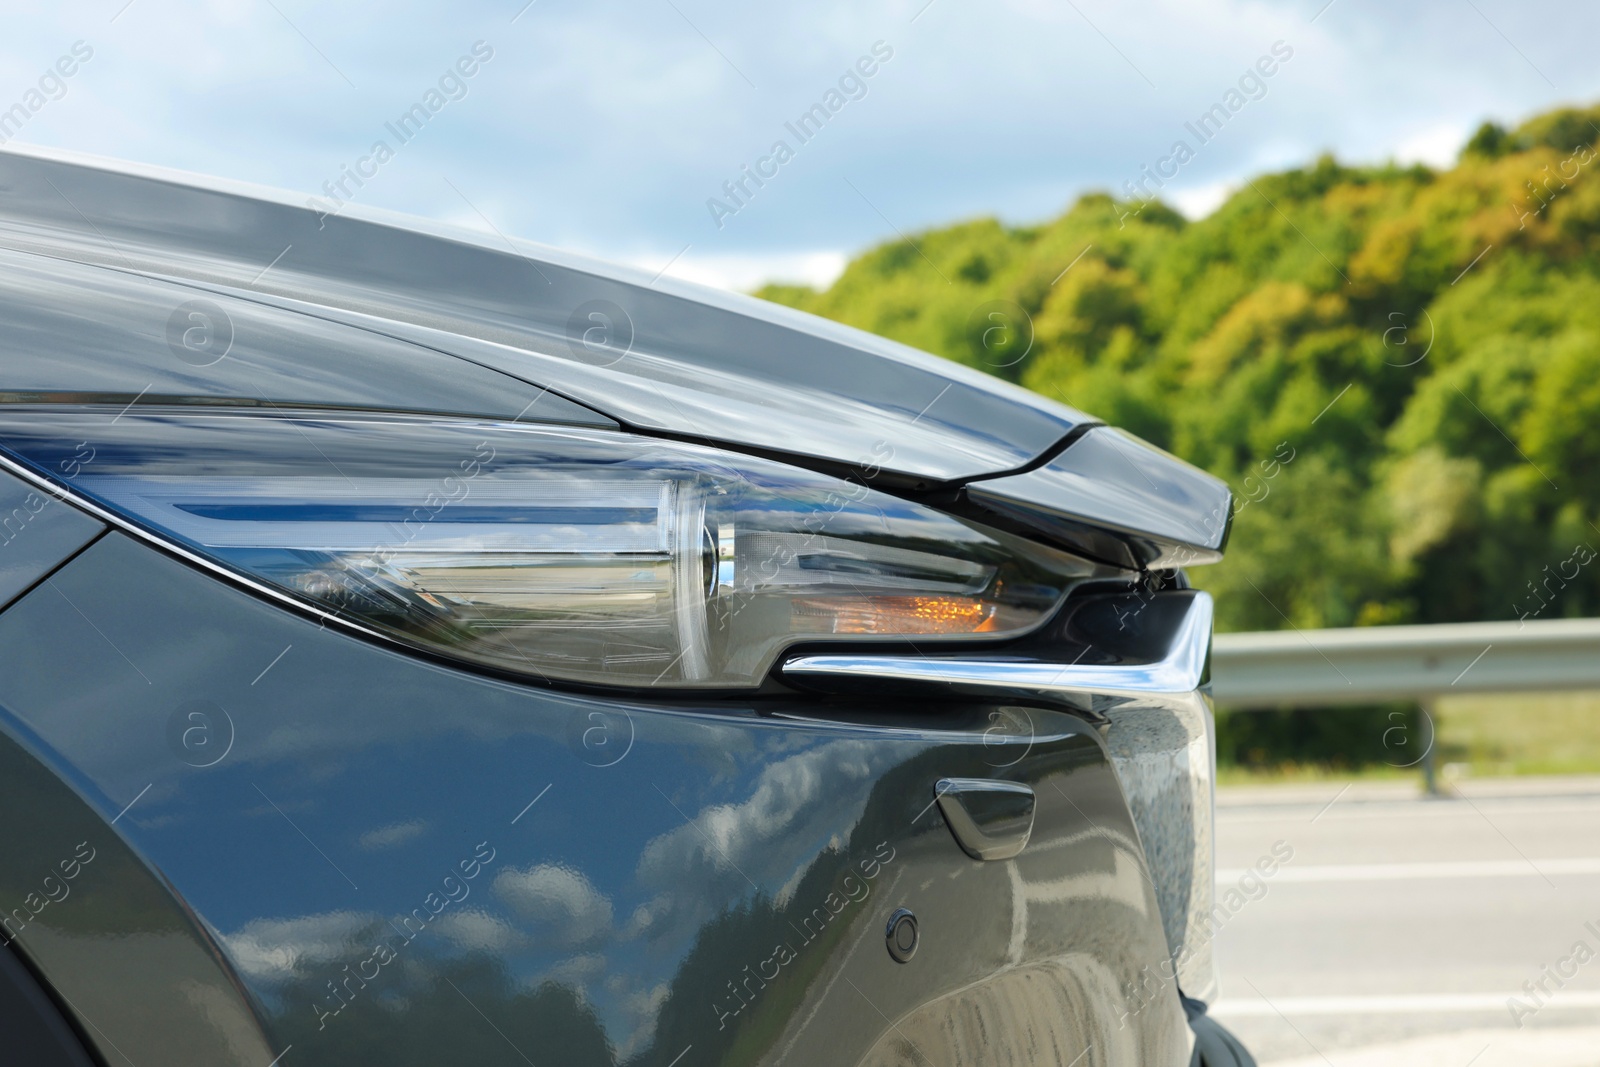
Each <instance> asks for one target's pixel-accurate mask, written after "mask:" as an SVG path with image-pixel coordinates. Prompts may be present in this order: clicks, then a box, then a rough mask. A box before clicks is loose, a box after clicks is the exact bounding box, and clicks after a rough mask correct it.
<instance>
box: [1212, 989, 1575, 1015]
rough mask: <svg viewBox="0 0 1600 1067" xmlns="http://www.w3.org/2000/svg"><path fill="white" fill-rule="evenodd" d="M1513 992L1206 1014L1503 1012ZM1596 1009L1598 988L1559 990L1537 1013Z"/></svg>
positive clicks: (1249, 1007) (1248, 1007)
mask: <svg viewBox="0 0 1600 1067" xmlns="http://www.w3.org/2000/svg"><path fill="white" fill-rule="evenodd" d="M1522 995H1523V994H1522V993H1521V992H1520V991H1517V992H1515V993H1411V994H1396V995H1392V996H1377V997H1275V998H1273V1000H1272V1003H1270V1004H1269V1003H1267V1001H1265V1000H1263V999H1261V998H1260V997H1240V998H1238V999H1237V1000H1220V1001H1218V1002H1217V1003H1215V1004H1213V1005H1212V1006H1211V1009H1210V1014H1213V1015H1226V1016H1230V1017H1232V1018H1235V1019H1241V1018H1244V1017H1246V1016H1275V1015H1277V1014H1278V1013H1279V1012H1280V1011H1281V1012H1282V1013H1283V1014H1285V1015H1413V1014H1417V1013H1422V1012H1435V1013H1449V1012H1464V1011H1500V1012H1503V1011H1505V1010H1506V1001H1507V1000H1508V999H1509V998H1510V997H1512V996H1522ZM1595 1008H1600V989H1574V990H1570V991H1565V990H1564V991H1562V992H1560V993H1557V994H1556V995H1555V996H1553V997H1551V998H1550V999H1549V1000H1547V1001H1545V1003H1544V1006H1543V1007H1541V1008H1540V1009H1539V1010H1540V1011H1541V1012H1546V1011H1577V1010H1583V1011H1591V1010H1593V1009H1595Z"/></svg>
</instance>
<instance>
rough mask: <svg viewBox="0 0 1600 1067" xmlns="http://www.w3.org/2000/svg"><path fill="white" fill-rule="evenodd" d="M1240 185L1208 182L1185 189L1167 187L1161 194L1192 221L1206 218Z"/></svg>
mask: <svg viewBox="0 0 1600 1067" xmlns="http://www.w3.org/2000/svg"><path fill="white" fill-rule="evenodd" d="M1238 187H1239V185H1238V183H1237V182H1207V183H1206V184H1205V185H1191V186H1189V187H1187V188H1184V189H1165V190H1162V194H1161V195H1162V198H1163V199H1165V200H1167V201H1169V202H1171V204H1172V206H1173V207H1175V208H1177V209H1178V211H1179V213H1181V214H1182V215H1183V217H1184V218H1186V219H1189V220H1190V221H1191V222H1192V221H1194V220H1196V219H1203V218H1205V217H1206V216H1207V215H1209V214H1211V213H1212V212H1213V211H1215V210H1217V208H1219V207H1221V206H1222V204H1223V202H1224V201H1225V200H1227V199H1228V197H1230V196H1232V195H1233V192H1234V190H1235V189H1237V188H1238Z"/></svg>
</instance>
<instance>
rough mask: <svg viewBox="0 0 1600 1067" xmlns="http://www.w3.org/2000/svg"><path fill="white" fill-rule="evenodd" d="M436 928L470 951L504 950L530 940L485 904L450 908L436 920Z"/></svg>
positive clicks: (507, 950) (501, 952)
mask: <svg viewBox="0 0 1600 1067" xmlns="http://www.w3.org/2000/svg"><path fill="white" fill-rule="evenodd" d="M433 928H434V929H435V930H436V931H438V932H439V934H440V935H441V936H443V937H445V938H446V939H448V940H449V941H450V942H451V943H452V944H454V945H455V946H456V947H457V948H460V949H463V950H465V951H467V952H493V953H496V954H504V953H507V952H511V951H514V950H516V949H518V948H520V947H522V946H523V945H525V944H526V943H527V938H526V937H525V936H524V935H523V933H522V931H520V930H518V929H517V928H516V927H515V926H512V925H511V924H510V923H508V922H506V921H505V920H504V919H502V918H500V917H499V916H496V915H490V914H489V913H488V912H486V911H484V910H483V909H482V908H467V909H465V910H462V911H447V912H445V913H444V914H443V915H441V916H439V917H438V918H437V919H435V920H434V921H433Z"/></svg>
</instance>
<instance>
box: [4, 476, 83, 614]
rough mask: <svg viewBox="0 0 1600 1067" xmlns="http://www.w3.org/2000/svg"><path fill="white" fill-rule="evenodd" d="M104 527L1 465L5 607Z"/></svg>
mask: <svg viewBox="0 0 1600 1067" xmlns="http://www.w3.org/2000/svg"><path fill="white" fill-rule="evenodd" d="M104 531H105V527H104V526H103V525H101V524H100V523H99V522H96V521H95V520H94V519H91V518H90V517H89V516H87V515H85V514H84V513H83V512H81V511H79V510H77V509H76V508H73V507H69V506H67V505H66V504H63V503H61V502H60V501H58V500H55V499H53V498H51V497H50V496H48V495H47V494H45V493H43V492H41V491H40V490H38V489H35V488H34V487H33V486H31V485H29V484H27V483H26V482H23V481H21V480H19V479H17V478H13V477H12V476H11V475H9V474H7V473H5V472H4V471H0V607H4V606H5V605H7V604H9V603H10V602H11V601H13V600H15V599H16V598H17V597H18V596H20V595H21V594H22V593H24V592H26V591H27V590H28V588H29V587H30V586H32V585H33V583H34V582H37V581H38V580H39V579H41V578H43V577H44V576H45V575H47V574H49V573H50V572H51V571H52V570H54V569H55V568H56V567H57V566H58V565H59V564H60V563H61V562H62V561H63V560H65V559H66V558H67V557H69V556H71V555H72V554H73V553H74V552H76V551H78V550H79V549H81V548H82V547H83V546H84V545H87V544H88V543H89V542H90V541H93V540H94V539H95V538H96V537H99V536H100V534H101V533H103V532H104Z"/></svg>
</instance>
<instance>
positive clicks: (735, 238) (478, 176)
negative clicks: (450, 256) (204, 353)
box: [0, 0, 1600, 288]
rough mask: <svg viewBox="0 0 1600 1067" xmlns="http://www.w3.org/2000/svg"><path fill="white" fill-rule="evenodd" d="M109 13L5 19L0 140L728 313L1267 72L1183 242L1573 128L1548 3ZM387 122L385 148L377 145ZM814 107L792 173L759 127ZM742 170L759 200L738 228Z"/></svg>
mask: <svg viewBox="0 0 1600 1067" xmlns="http://www.w3.org/2000/svg"><path fill="white" fill-rule="evenodd" d="M125 2H126V0H95V2H93V3H72V2H67V3H61V4H59V5H37V6H31V7H30V8H29V9H27V10H26V11H21V12H19V11H12V12H8V13H7V16H6V23H5V31H6V32H5V33H4V34H3V35H0V112H4V111H5V110H6V109H9V108H11V107H12V106H13V105H14V104H17V103H23V104H24V105H25V106H31V105H33V104H38V103H39V102H41V101H43V106H40V107H37V109H36V110H35V111H34V113H32V114H30V115H28V117H27V119H26V122H24V123H23V124H22V125H21V127H20V129H14V130H9V131H7V130H6V129H5V128H4V127H0V132H10V133H11V134H13V135H14V138H15V139H16V140H18V141H21V142H27V143H32V144H40V145H50V146H58V147H62V148H69V149H74V150H77V151H82V152H89V153H93V154H97V155H104V156H111V157H116V158H121V159H128V160H135V161H138V162H142V163H153V164H159V165H164V166H170V167H177V168H181V169H185V170H192V171H200V172H205V173H210V174H217V175H223V176H226V177H230V178H236V179H241V180H245V181H252V182H258V183H261V184H265V185H272V186H279V187H283V188H287V189H291V190H296V191H302V192H304V193H305V194H307V195H308V196H309V195H313V194H321V195H323V196H324V197H325V198H326V196H327V194H326V193H325V192H324V189H323V187H324V183H325V182H330V181H335V182H336V181H338V180H339V179H340V178H341V176H342V175H343V173H344V172H343V171H342V170H341V168H344V167H350V168H354V167H357V166H358V165H359V166H360V167H361V168H362V169H363V170H364V171H366V172H367V173H368V174H369V175H370V177H368V178H365V179H363V180H364V185H363V186H362V187H360V188H359V189H358V188H357V187H356V186H355V185H354V184H353V183H352V182H351V181H350V180H349V179H345V189H346V191H348V192H349V193H350V194H351V195H352V198H353V200H354V201H355V202H356V203H360V204H364V205H368V206H373V207H382V208H389V209H393V210H399V211H405V212H409V213H413V214H417V215H423V216H428V217H431V218H436V219H441V220H444V221H448V222H453V223H459V224H462V225H466V226H471V227H475V228H478V229H485V230H487V229H490V228H491V227H492V228H493V229H497V230H500V231H502V232H504V233H508V234H512V235H514V236H517V237H523V238H527V239H529V240H533V241H538V242H542V243H545V244H550V245H555V246H558V247H564V248H569V249H573V250H576V251H581V252H586V253H589V254H593V255H599V256H602V257H605V258H608V259H614V260H622V261H626V262H630V263H635V264H638V265H641V266H644V267H646V268H648V269H650V270H659V269H662V268H663V267H665V268H666V269H667V271H668V273H671V274H674V275H678V276H682V277H687V278H691V279H694V280H699V281H705V282H709V283H712V284H720V285H725V286H731V287H737V288H748V287H752V286H754V285H755V284H758V283H759V282H760V281H761V280H763V279H767V278H780V279H792V280H811V281H814V282H817V281H826V280H827V279H828V278H829V277H830V275H831V273H832V272H835V271H837V270H838V269H839V267H840V266H841V265H842V263H843V260H844V257H845V256H847V255H848V254H851V253H854V252H858V251H860V250H861V249H863V248H865V247H868V246H870V245H872V244H874V243H876V242H879V241H882V240H885V239H889V238H893V237H895V236H896V235H897V233H900V232H903V233H908V234H909V233H914V232H915V231H916V230H918V229H920V228H924V227H930V226H938V225H943V224H946V223H949V222H952V221H955V220H958V219H961V218H968V217H974V216H980V215H997V216H999V217H1001V218H1003V219H1006V220H1008V221H1014V222H1027V221H1033V220H1039V219H1044V218H1048V217H1050V216H1052V215H1054V214H1056V213H1058V212H1060V211H1061V210H1062V209H1063V208H1064V207H1065V206H1066V205H1068V204H1069V203H1070V202H1071V201H1072V200H1073V199H1074V198H1075V197H1076V196H1078V195H1079V194H1080V193H1082V192H1085V191H1087V190H1090V189H1095V188H1105V189H1113V190H1119V189H1121V188H1123V185H1124V183H1125V182H1127V181H1129V180H1137V179H1138V178H1139V177H1140V168H1141V166H1149V167H1152V168H1153V167H1155V166H1156V165H1157V163H1158V161H1159V160H1161V159H1162V158H1164V157H1168V155H1169V152H1170V149H1171V147H1172V145H1173V142H1174V141H1176V140H1178V139H1180V138H1183V139H1185V140H1187V141H1189V143H1190V144H1191V145H1197V144H1198V141H1197V139H1196V138H1195V137H1194V136H1193V134H1190V133H1187V132H1186V130H1185V125H1184V124H1185V123H1186V122H1193V121H1194V120H1195V119H1196V118H1197V117H1198V116H1199V115H1200V114H1201V113H1203V112H1205V111H1206V110H1207V109H1208V108H1210V107H1211V106H1212V105H1213V104H1216V103H1218V102H1225V99H1224V98H1225V94H1227V93H1228V91H1229V90H1230V89H1233V88H1235V87H1236V86H1237V85H1238V82H1239V79H1240V78H1241V76H1243V75H1245V73H1246V72H1247V70H1249V69H1251V68H1252V67H1253V66H1254V65H1255V64H1256V63H1257V62H1258V60H1260V59H1261V58H1262V57H1264V56H1270V55H1271V52H1272V47H1273V45H1274V43H1275V42H1282V43H1283V44H1282V45H1281V46H1280V51H1282V49H1283V48H1287V49H1288V50H1290V51H1292V56H1291V57H1290V58H1289V59H1287V60H1285V61H1283V62H1281V63H1279V62H1276V61H1274V62H1272V63H1270V64H1268V65H1269V66H1272V67H1273V69H1274V72H1273V74H1272V75H1271V76H1270V77H1262V78H1260V79H1259V83H1257V82H1249V83H1248V89H1249V91H1250V96H1254V97H1258V98H1255V99H1252V98H1249V97H1246V96H1244V94H1241V98H1243V99H1245V100H1246V103H1245V105H1244V106H1242V107H1241V108H1239V110H1238V111H1237V112H1236V113H1233V114H1232V115H1231V118H1230V119H1229V121H1228V123H1227V125H1226V126H1225V128H1224V129H1223V130H1222V131H1221V132H1220V133H1218V134H1217V135H1216V136H1214V137H1212V138H1211V139H1210V140H1209V142H1208V143H1206V144H1205V145H1203V146H1199V147H1198V148H1197V150H1196V152H1195V155H1194V158H1193V159H1192V160H1189V161H1188V162H1187V163H1185V165H1184V166H1183V167H1182V169H1181V170H1180V171H1179V172H1178V174H1177V176H1176V177H1175V178H1173V179H1171V180H1170V181H1168V182H1166V186H1165V188H1164V190H1163V195H1164V196H1166V197H1167V198H1168V199H1169V200H1171V201H1173V202H1174V203H1176V204H1177V205H1179V206H1180V208H1182V209H1183V210H1185V211H1186V212H1187V213H1190V214H1191V215H1194V214H1203V213H1204V212H1205V211H1207V210H1209V208H1210V207H1211V206H1213V205H1215V204H1216V203H1217V202H1218V200H1219V198H1220V197H1221V196H1222V195H1224V194H1225V192H1226V190H1227V189H1228V188H1229V186H1230V183H1233V182H1237V181H1239V180H1240V179H1242V178H1244V177H1245V176H1248V175H1250V174H1254V173H1257V172H1259V171H1261V170H1264V169H1270V168H1276V167H1282V166H1287V165H1292V164H1296V163H1299V162H1303V161H1305V160H1308V159H1310V158H1312V157H1313V156H1315V155H1316V154H1317V153H1319V152H1321V151H1325V150H1331V151H1333V152H1334V153H1336V154H1337V155H1338V156H1339V157H1341V158H1342V159H1346V160H1360V161H1378V160H1382V159H1386V158H1396V159H1400V160H1403V161H1410V160H1417V159H1420V160H1424V161H1429V162H1436V163H1444V162H1448V160H1450V159H1451V158H1453V156H1454V153H1455V150H1456V148H1457V147H1459V144H1460V142H1461V141H1462V140H1463V139H1464V138H1465V136H1466V135H1467V134H1469V133H1470V132H1471V130H1472V129H1473V128H1474V127H1475V126H1476V125H1477V123H1478V122H1480V121H1482V120H1483V119H1484V118H1490V117H1492V118H1497V119H1500V120H1502V121H1515V120H1517V119H1519V118H1521V117H1523V116H1525V115H1527V114H1529V113H1531V112H1536V111H1539V110H1542V109H1544V108H1547V107H1550V106H1553V105H1555V104H1557V103H1560V102H1587V101H1591V100H1594V99H1600V66H1597V65H1596V64H1595V63H1594V62H1593V57H1592V46H1591V42H1593V41H1594V40H1595V39H1596V38H1597V36H1600V5H1595V4H1593V3H1592V2H1590V3H1582V2H1577V0H1559V2H1553V3H1544V4H1534V3H1527V2H1519V0H1418V2H1414V3H1408V4H1394V3H1380V2H1378V0H1334V2H1333V3H1332V4H1327V0H1284V2H1271V3H1269V2H1251V0H1124V2H1113V0H981V2H980V0H933V2H932V3H931V4H930V3H928V0H817V2H813V3H804V4H749V3H733V2H731V0H585V2H582V3H580V2H578V0H534V2H533V3H532V4H529V5H527V6H526V7H524V4H525V2H526V0H493V2H486V0H485V2H479V0H452V2H451V3H449V4H429V5H407V4H399V3H390V4H379V3H371V2H368V3H341V4H337V5H335V4H329V3H321V4H317V3H312V2H310V0H189V2H180V0H133V2H132V3H131V4H126V6H124V5H125ZM80 41H81V42H83V43H84V45H86V46H87V48H88V49H91V50H92V52H93V55H92V57H91V58H89V59H88V60H87V61H83V62H80V63H76V64H74V63H68V64H67V66H68V67H75V69H74V71H73V73H72V75H71V76H70V77H64V78H59V80H56V79H55V78H54V77H47V72H50V71H52V70H54V69H56V67H55V65H56V64H57V62H58V60H60V59H61V57H64V56H70V55H71V53H72V49H73V46H74V44H75V43H77V42H80ZM476 42H483V44H482V45H480V46H479V52H480V55H481V54H482V52H483V51H484V49H485V48H487V49H490V50H492V53H493V54H492V57H490V58H488V59H487V60H484V61H481V62H467V63H466V64H465V66H464V67H463V68H460V69H466V68H472V69H473V73H472V75H471V76H470V77H467V76H464V75H462V74H461V73H460V72H459V69H457V68H456V67H455V65H456V64H457V62H458V60H461V59H462V58H463V57H468V59H469V60H471V59H473V57H472V50H473V46H474V44H475V43H476ZM879 42H881V44H880V43H879ZM875 44H877V45H878V51H879V54H880V56H881V54H882V53H883V52H884V50H885V49H887V50H890V51H892V56H891V57H890V58H888V59H887V60H881V61H880V60H879V59H878V58H877V57H874V56H873V49H874V45H875ZM82 50H83V49H82V47H80V52H81V51H82ZM864 58H866V59H867V60H868V62H865V63H864V64H863V66H861V67H857V64H858V62H861V61H862V60H863V59H864ZM868 68H871V69H872V74H871V76H870V77H868V76H865V75H864V74H863V73H862V71H864V70H865V69H868ZM452 71H455V73H454V74H451V72H452ZM41 77H46V85H45V86H44V90H43V92H39V93H38V94H37V95H34V96H30V95H29V93H30V90H38V89H39V88H40V86H39V83H40V79H41ZM441 78H446V82H445V86H444V88H443V89H440V81H441ZM452 78H453V79H455V80H451V79H452ZM841 78H845V79H846V80H845V81H844V84H843V87H841ZM1257 84H1259V85H1260V86H1261V87H1262V88H1261V90H1260V91H1259V92H1257V91H1256V85H1257ZM58 86H59V87H64V88H58ZM430 90H433V91H435V92H436V93H437V95H436V96H434V97H431V98H430V97H429V96H428V94H429V91H430ZM830 90H831V91H833V92H834V93H835V94H836V95H833V96H831V97H830V95H829V93H830ZM452 97H455V98H454V99H452ZM1236 99H1238V98H1236ZM418 103H421V104H423V105H424V107H427V106H428V104H429V103H434V104H437V105H438V107H437V110H436V111H434V110H430V111H429V112H428V119H427V122H426V124H425V125H424V126H423V128H422V129H421V131H420V132H416V133H414V134H412V132H411V131H410V130H409V129H408V130H407V131H405V132H406V133H407V134H409V135H410V136H409V139H408V140H406V141H405V142H404V143H402V142H401V140H400V138H399V137H397V136H396V135H395V132H394V131H392V130H390V129H389V127H388V125H386V124H390V123H394V122H395V121H396V120H397V119H398V118H399V116H401V115H402V114H404V113H406V111H407V110H408V109H409V108H411V107H412V105H414V104H418ZM817 104H821V105H823V107H824V108H825V109H827V108H829V107H830V106H832V107H833V108H836V109H835V110H829V111H828V118H827V121H826V123H824V124H822V128H821V129H820V130H813V129H812V128H811V127H806V128H804V129H802V130H801V131H800V132H801V133H802V134H809V136H808V137H807V138H806V139H805V140H804V142H803V143H802V140H801V138H800V137H799V136H797V135H796V134H795V133H794V132H793V131H791V130H790V129H789V128H788V127H787V126H786V125H785V124H786V123H789V124H793V123H794V122H795V121H796V120H797V118H798V117H799V116H800V115H802V114H803V113H805V112H807V110H808V109H810V108H811V107H812V106H813V105H817ZM380 140H381V141H383V142H384V143H385V144H386V145H387V146H388V148H389V149H390V151H391V152H392V158H385V159H384V160H383V161H382V162H381V164H380V163H379V162H378V161H377V160H376V159H375V158H374V157H373V155H372V151H373V148H374V146H375V143H376V142H378V141H380ZM780 140H781V141H784V142H785V144H786V145H787V147H788V149H789V154H788V155H786V156H784V158H783V160H782V162H781V164H780V162H779V160H778V158H776V157H774V156H773V148H774V145H775V143H776V142H778V141H780ZM363 161H365V162H363ZM745 166H749V167H752V168H755V167H760V168H761V169H762V170H763V171H764V172H765V173H767V174H768V175H770V177H768V178H767V179H766V180H765V184H764V185H762V186H760V187H757V186H756V185H755V184H753V182H752V181H751V180H750V179H746V186H745V189H746V191H747V192H748V194H749V195H744V194H741V199H742V200H743V201H744V202H743V203H742V204H741V203H738V202H736V201H734V200H732V199H731V198H730V197H729V196H728V194H727V193H726V192H724V189H723V183H724V182H729V181H734V180H737V179H738V178H740V177H741V176H742V175H743V174H744V173H745V172H744V171H743V169H742V168H743V167H745ZM1171 167H1172V164H1170V163H1169V164H1167V168H1168V170H1169V171H1170V169H1171ZM712 198H717V199H719V200H721V201H722V203H723V204H724V205H725V206H726V207H727V208H729V209H732V208H737V210H736V211H733V210H724V211H716V210H713V208H712V207H708V203H707V201H708V200H710V199H712ZM719 224H720V225H719Z"/></svg>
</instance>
